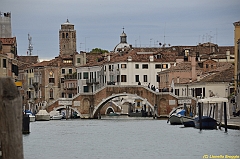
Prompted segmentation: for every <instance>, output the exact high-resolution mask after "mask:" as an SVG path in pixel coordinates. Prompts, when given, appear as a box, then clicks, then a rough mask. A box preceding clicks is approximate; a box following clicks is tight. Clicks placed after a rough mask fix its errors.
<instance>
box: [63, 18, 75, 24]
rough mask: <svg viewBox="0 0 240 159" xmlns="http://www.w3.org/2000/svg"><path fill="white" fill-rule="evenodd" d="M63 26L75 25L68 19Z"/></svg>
mask: <svg viewBox="0 0 240 159" xmlns="http://www.w3.org/2000/svg"><path fill="white" fill-rule="evenodd" d="M62 25H73V24H71V23H70V22H69V20H68V19H67V21H66V22H65V23H63V24H62Z"/></svg>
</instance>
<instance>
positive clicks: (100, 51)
mask: <svg viewBox="0 0 240 159" xmlns="http://www.w3.org/2000/svg"><path fill="white" fill-rule="evenodd" d="M105 52H108V50H102V49H100V48H95V49H92V50H91V51H90V53H101V54H102V53H105Z"/></svg>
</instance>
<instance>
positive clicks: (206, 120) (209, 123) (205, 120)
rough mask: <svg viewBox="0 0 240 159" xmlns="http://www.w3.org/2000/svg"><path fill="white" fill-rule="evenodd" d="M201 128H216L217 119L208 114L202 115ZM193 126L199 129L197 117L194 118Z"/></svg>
mask: <svg viewBox="0 0 240 159" xmlns="http://www.w3.org/2000/svg"><path fill="white" fill-rule="evenodd" d="M201 122H202V129H217V121H216V120H215V119H213V118H211V117H209V116H202V119H201ZM194 123H195V128H197V129H200V121H199V117H196V118H195V119H194Z"/></svg>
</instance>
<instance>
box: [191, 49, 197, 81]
mask: <svg viewBox="0 0 240 159" xmlns="http://www.w3.org/2000/svg"><path fill="white" fill-rule="evenodd" d="M191 66H192V71H191V74H192V76H191V78H192V80H195V79H196V76H197V75H196V56H195V55H194V54H192V56H191Z"/></svg>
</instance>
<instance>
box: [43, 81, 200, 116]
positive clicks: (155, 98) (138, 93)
mask: <svg viewBox="0 0 240 159" xmlns="http://www.w3.org/2000/svg"><path fill="white" fill-rule="evenodd" d="M125 97H128V98H129V97H130V98H131V97H134V98H135V99H136V98H137V99H138V100H140V101H142V102H143V104H145V105H147V107H149V108H150V109H151V110H152V112H153V111H155V112H156V115H157V116H161V115H163V116H165V115H168V114H169V113H170V111H171V110H172V108H173V107H177V106H178V96H175V95H174V94H172V93H171V92H155V91H153V90H151V89H149V88H148V87H145V86H141V85H137V86H115V85H110V86H106V87H102V88H101V89H99V90H97V91H95V92H91V93H81V94H78V95H76V96H75V97H73V98H59V99H58V100H56V101H54V102H53V103H50V104H49V105H48V106H47V108H46V110H47V111H48V112H50V111H51V110H60V109H64V108H65V109H66V108H67V109H69V110H72V111H75V112H77V113H78V114H79V115H80V117H81V118H97V117H98V116H99V115H101V114H105V112H106V111H107V109H108V108H109V107H111V108H112V109H113V110H114V112H119V111H120V108H119V107H118V106H116V105H109V102H110V101H111V100H114V99H116V98H125ZM191 101H192V105H195V103H196V102H195V100H193V99H191ZM154 106H155V108H154Z"/></svg>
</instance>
